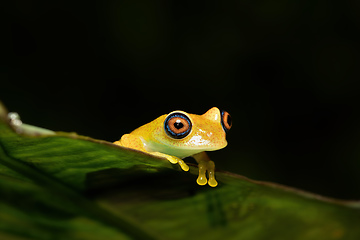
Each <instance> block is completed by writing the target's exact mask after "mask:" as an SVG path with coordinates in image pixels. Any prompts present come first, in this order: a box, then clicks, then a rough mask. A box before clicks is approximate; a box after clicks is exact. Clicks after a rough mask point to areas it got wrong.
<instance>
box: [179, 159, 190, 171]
mask: <svg viewBox="0 0 360 240" xmlns="http://www.w3.org/2000/svg"><path fill="white" fill-rule="evenodd" d="M178 163H179V165H180V167H181V169H182V170H184V171H185V172H187V171H189V166H188V165H187V164H186V163H185V162H184V161H183V160H182V159H179V160H178Z"/></svg>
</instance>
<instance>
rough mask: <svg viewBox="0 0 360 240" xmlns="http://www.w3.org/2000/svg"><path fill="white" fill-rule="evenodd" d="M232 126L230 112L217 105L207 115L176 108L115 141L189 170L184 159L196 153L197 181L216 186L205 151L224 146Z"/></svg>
mask: <svg viewBox="0 0 360 240" xmlns="http://www.w3.org/2000/svg"><path fill="white" fill-rule="evenodd" d="M231 125H232V121H231V116H230V114H229V113H228V112H226V111H220V110H219V109H218V108H216V107H213V108H211V109H210V110H208V111H207V112H206V113H204V114H203V115H196V114H189V113H186V112H184V111H173V112H171V113H169V114H165V115H162V116H160V117H158V118H157V119H155V120H154V121H152V122H150V123H147V124H145V125H143V126H141V127H139V128H137V129H135V130H134V131H132V132H131V133H130V134H125V135H123V136H122V137H121V139H120V140H119V141H116V142H114V143H115V144H117V145H120V146H123V147H128V148H132V149H136V150H140V151H143V152H146V153H149V154H151V155H154V156H158V157H163V158H165V159H167V160H168V161H170V162H171V163H173V164H176V163H178V164H179V165H180V167H181V168H182V169H183V170H184V171H188V170H189V166H188V165H187V164H186V163H185V162H184V161H183V160H182V159H183V158H185V157H189V156H192V157H194V158H195V160H196V161H197V163H198V166H199V176H198V178H197V183H198V184H199V185H205V184H206V183H208V184H209V185H210V186H211V187H216V186H217V184H218V183H217V181H216V180H215V164H214V162H213V161H211V160H210V158H209V157H208V155H207V154H206V152H205V151H214V150H218V149H221V148H224V147H225V146H226V145H227V142H226V133H227V131H229V130H230V128H231ZM206 171H207V172H208V176H209V180H207V178H206Z"/></svg>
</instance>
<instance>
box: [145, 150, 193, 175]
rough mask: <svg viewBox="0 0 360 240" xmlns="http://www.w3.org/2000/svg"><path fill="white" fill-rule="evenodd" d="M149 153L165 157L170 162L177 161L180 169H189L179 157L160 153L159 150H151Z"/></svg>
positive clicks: (174, 162)
mask: <svg viewBox="0 0 360 240" xmlns="http://www.w3.org/2000/svg"><path fill="white" fill-rule="evenodd" d="M150 154H152V155H154V156H158V157H162V158H166V159H167V160H168V161H169V162H171V163H172V164H176V163H178V164H179V165H180V167H181V169H182V170H184V171H189V166H188V165H187V164H186V163H185V162H184V161H183V160H182V159H181V158H178V157H175V156H171V155H167V154H164V153H160V152H151V153H150Z"/></svg>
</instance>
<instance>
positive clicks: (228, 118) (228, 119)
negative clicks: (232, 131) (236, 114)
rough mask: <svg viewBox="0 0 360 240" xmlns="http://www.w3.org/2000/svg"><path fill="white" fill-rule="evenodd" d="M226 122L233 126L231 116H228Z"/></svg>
mask: <svg viewBox="0 0 360 240" xmlns="http://www.w3.org/2000/svg"><path fill="white" fill-rule="evenodd" d="M226 122H227V124H228V125H229V126H231V117H230V115H228V116H227V120H226Z"/></svg>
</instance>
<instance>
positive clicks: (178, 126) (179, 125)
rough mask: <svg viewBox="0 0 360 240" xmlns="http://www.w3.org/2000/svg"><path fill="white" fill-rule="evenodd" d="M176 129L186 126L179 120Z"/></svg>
mask: <svg viewBox="0 0 360 240" xmlns="http://www.w3.org/2000/svg"><path fill="white" fill-rule="evenodd" d="M174 127H176V129H181V128H183V127H184V124H183V123H182V122H181V121H180V120H177V121H176V122H175V123H174Z"/></svg>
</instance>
